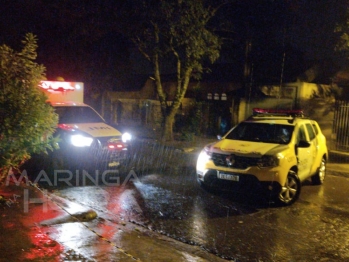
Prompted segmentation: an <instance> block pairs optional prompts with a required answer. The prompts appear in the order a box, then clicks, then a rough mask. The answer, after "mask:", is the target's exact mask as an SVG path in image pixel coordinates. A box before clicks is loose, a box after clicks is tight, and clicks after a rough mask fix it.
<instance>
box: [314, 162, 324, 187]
mask: <svg viewBox="0 0 349 262" xmlns="http://www.w3.org/2000/svg"><path fill="white" fill-rule="evenodd" d="M325 176H326V159H325V158H322V159H321V163H320V166H319V168H318V170H317V172H316V174H315V175H313V176H312V177H311V182H312V183H313V184H314V185H322V184H323V183H324V180H325Z"/></svg>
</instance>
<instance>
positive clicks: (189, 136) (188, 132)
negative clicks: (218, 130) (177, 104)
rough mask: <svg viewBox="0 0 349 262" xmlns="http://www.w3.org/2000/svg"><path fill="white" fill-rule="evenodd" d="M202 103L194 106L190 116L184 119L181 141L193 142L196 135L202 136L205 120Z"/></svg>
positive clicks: (196, 103) (189, 113)
mask: <svg viewBox="0 0 349 262" xmlns="http://www.w3.org/2000/svg"><path fill="white" fill-rule="evenodd" d="M202 106H203V103H202V102H195V103H193V104H192V106H191V108H190V110H189V112H188V114H187V115H186V116H185V118H184V119H182V121H183V123H184V125H183V127H182V130H181V134H182V136H181V139H182V140H185V141H193V139H194V137H195V135H200V134H201V130H200V128H201V126H202V120H203V113H202Z"/></svg>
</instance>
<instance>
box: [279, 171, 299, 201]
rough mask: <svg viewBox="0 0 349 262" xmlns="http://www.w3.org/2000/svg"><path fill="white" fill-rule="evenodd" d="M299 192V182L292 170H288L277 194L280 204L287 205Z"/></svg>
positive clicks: (295, 198) (294, 199)
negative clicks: (284, 181)
mask: <svg viewBox="0 0 349 262" xmlns="http://www.w3.org/2000/svg"><path fill="white" fill-rule="evenodd" d="M300 192H301V182H300V180H299V178H298V177H297V175H296V173H295V172H294V171H289V173H288V175H287V179H286V183H285V185H284V186H282V187H281V191H280V193H279V195H278V201H279V202H280V204H282V205H285V206H289V205H292V204H293V203H294V202H295V201H296V200H297V199H298V197H299V194H300Z"/></svg>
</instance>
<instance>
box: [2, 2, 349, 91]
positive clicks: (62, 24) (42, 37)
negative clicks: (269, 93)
mask: <svg viewBox="0 0 349 262" xmlns="http://www.w3.org/2000/svg"><path fill="white" fill-rule="evenodd" d="M121 2H122V1H121ZM121 2H119V1H112V0H104V1H93V0H87V1H54V0H51V1H48V0H17V1H16V0H2V1H1V5H0V13H1V15H0V32H1V35H0V44H7V45H9V46H11V47H12V48H15V49H17V50H19V48H20V44H21V40H22V39H23V37H24V35H25V34H26V33H27V32H31V33H34V34H35V35H36V36H37V38H38V45H39V48H38V59H37V62H39V63H41V64H44V65H45V67H46V68H47V72H46V73H47V77H48V78H49V79H55V78H56V77H58V76H61V77H63V78H65V79H66V80H71V81H82V82H85V83H86V84H87V86H89V87H90V89H91V90H93V89H103V88H106V89H118V88H120V89H122V88H123V87H130V85H132V83H133V82H132V80H134V79H135V76H136V75H143V74H147V73H149V72H151V68H149V67H147V66H145V65H146V64H145V63H144V62H143V61H142V58H141V56H140V55H139V54H137V53H135V49H134V48H132V45H131V44H130V42H129V41H128V40H127V39H126V38H125V37H123V35H122V33H121V32H120V28H119V27H118V16H117V13H118V10H119V5H120V4H121ZM215 2H216V1H213V2H212V3H215ZM346 2H347V1H346V0H326V1H325V0H240V1H231V3H229V4H227V5H225V6H224V8H222V9H221V10H220V11H219V12H218V14H217V17H216V18H215V20H214V21H213V23H214V25H215V27H216V28H217V29H218V31H217V33H218V34H220V35H221V36H222V37H223V39H224V45H223V48H222V53H221V57H220V59H219V61H217V63H216V64H215V65H214V66H212V68H213V72H212V73H211V75H210V76H209V77H208V76H206V78H207V77H208V78H212V79H218V80H221V81H230V80H233V81H234V80H235V81H240V80H241V77H242V72H243V66H244V63H245V46H246V42H248V41H249V42H250V43H251V46H252V49H251V53H250V56H249V61H250V65H251V67H252V68H253V76H251V78H253V81H254V82H276V83H278V82H280V78H281V73H282V72H283V73H284V76H283V77H284V81H293V80H295V77H297V76H299V75H302V74H303V73H304V72H305V70H307V69H309V68H311V67H313V66H314V65H318V64H320V65H321V69H319V74H318V76H317V78H318V79H309V80H312V81H322V82H326V81H329V79H330V76H331V74H333V73H334V72H333V71H335V70H337V69H339V68H341V67H343V66H344V65H345V61H342V60H343V59H342V58H341V57H340V56H338V55H336V54H335V53H334V52H333V49H334V44H335V42H336V35H335V34H334V33H333V31H334V27H335V24H336V22H337V21H340V19H342V18H343V15H344V13H345V7H346V6H347V5H348V4H347V3H346ZM130 23H132V21H130ZM227 26H228V28H229V30H226V28H227Z"/></svg>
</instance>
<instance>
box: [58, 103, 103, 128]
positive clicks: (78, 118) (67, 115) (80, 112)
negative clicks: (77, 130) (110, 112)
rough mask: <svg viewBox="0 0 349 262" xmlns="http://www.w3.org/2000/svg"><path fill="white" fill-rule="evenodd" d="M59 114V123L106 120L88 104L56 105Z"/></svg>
mask: <svg viewBox="0 0 349 262" xmlns="http://www.w3.org/2000/svg"><path fill="white" fill-rule="evenodd" d="M55 111H56V113H57V114H58V116H59V121H58V123H59V124H80V123H100V122H104V120H103V119H102V118H101V117H100V116H99V115H98V114H97V113H96V111H94V110H93V109H92V108H90V107H87V106H62V107H55Z"/></svg>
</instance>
